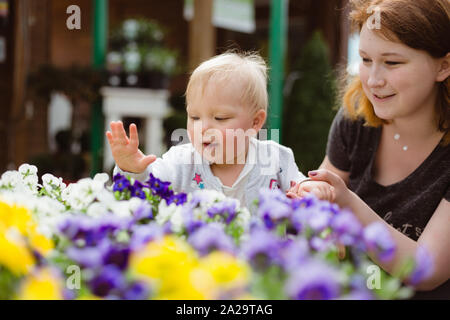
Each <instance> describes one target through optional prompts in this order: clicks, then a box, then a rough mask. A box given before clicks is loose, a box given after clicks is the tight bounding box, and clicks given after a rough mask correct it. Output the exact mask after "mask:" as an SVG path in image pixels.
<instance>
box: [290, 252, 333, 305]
mask: <svg viewBox="0 0 450 320" xmlns="http://www.w3.org/2000/svg"><path fill="white" fill-rule="evenodd" d="M286 293H287V294H288V296H289V297H290V298H292V299H296V300H331V299H336V298H337V297H339V294H340V281H339V274H338V271H337V270H335V269H333V268H332V267H331V266H329V265H327V264H325V263H324V262H322V261H316V260H310V261H308V262H307V263H304V264H303V265H302V267H301V268H298V270H297V271H296V272H294V273H293V274H291V276H290V278H289V280H288V281H287V284H286Z"/></svg>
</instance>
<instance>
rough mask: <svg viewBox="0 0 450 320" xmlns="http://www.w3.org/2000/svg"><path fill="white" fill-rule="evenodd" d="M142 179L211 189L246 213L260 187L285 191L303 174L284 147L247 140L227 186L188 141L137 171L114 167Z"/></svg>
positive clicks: (177, 187)
mask: <svg viewBox="0 0 450 320" xmlns="http://www.w3.org/2000/svg"><path fill="white" fill-rule="evenodd" d="M118 172H120V173H122V174H127V175H129V176H131V177H132V178H135V179H138V180H140V181H142V182H145V181H147V180H148V179H149V175H150V173H153V175H154V176H155V177H157V178H159V179H161V180H162V181H170V182H171V183H172V187H173V190H174V191H175V192H185V193H190V192H193V191H195V190H199V189H205V188H206V189H213V190H216V191H220V192H222V193H224V194H225V195H226V196H230V197H233V198H236V199H238V200H240V203H241V206H246V207H247V208H248V209H249V210H250V212H252V211H253V210H254V209H255V208H254V204H253V202H254V200H255V199H257V198H258V194H259V190H260V189H261V188H270V189H275V188H279V189H281V190H282V191H283V192H286V191H287V190H288V189H289V188H290V187H291V186H292V185H293V184H294V183H298V182H300V181H302V180H304V179H306V177H305V176H304V175H303V174H302V173H301V172H300V171H299V170H298V167H297V165H296V163H295V160H294V154H293V152H292V150H291V149H290V148H288V147H285V146H282V145H280V144H278V143H276V142H274V141H271V140H264V141H261V140H257V139H255V138H251V139H250V144H249V151H248V154H247V158H246V163H245V166H244V168H243V169H242V171H241V173H240V174H239V177H238V178H237V179H236V181H235V182H234V183H233V185H232V186H231V187H227V186H224V185H223V184H222V182H221V181H220V179H219V178H218V177H216V176H214V174H213V173H212V171H211V168H210V163H209V162H208V161H206V160H204V159H203V158H202V156H201V155H200V154H199V153H198V152H197V151H196V150H195V148H194V147H193V145H192V144H191V143H187V144H183V145H178V146H174V147H171V148H170V149H169V151H167V152H166V153H165V154H163V156H162V158H158V159H156V160H155V162H153V163H152V164H150V165H149V166H148V167H147V169H146V170H145V171H144V172H142V173H139V174H133V173H128V172H124V171H122V170H120V168H118V167H117V166H116V167H115V168H114V174H116V173H118Z"/></svg>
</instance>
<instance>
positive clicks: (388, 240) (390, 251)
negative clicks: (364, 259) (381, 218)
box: [363, 222, 396, 262]
mask: <svg viewBox="0 0 450 320" xmlns="http://www.w3.org/2000/svg"><path fill="white" fill-rule="evenodd" d="M363 234H364V242H365V244H366V246H367V249H368V251H372V252H375V254H376V255H377V257H378V259H380V261H382V262H386V261H389V260H391V259H392V258H393V257H394V255H395V248H396V247H395V242H394V240H393V239H392V236H391V234H390V233H389V230H388V229H387V228H386V227H385V226H384V224H383V223H382V222H374V223H372V224H370V225H369V226H367V227H366V228H365V229H364V233H363Z"/></svg>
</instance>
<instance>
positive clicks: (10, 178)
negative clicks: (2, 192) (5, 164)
mask: <svg viewBox="0 0 450 320" xmlns="http://www.w3.org/2000/svg"><path fill="white" fill-rule="evenodd" d="M22 184H23V180H22V175H21V174H20V173H19V172H18V171H13V170H10V171H6V172H5V173H3V174H2V178H1V180H0V186H4V187H6V188H15V187H16V186H19V185H22Z"/></svg>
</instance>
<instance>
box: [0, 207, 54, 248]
mask: <svg viewBox="0 0 450 320" xmlns="http://www.w3.org/2000/svg"><path fill="white" fill-rule="evenodd" d="M11 229H13V230H17V231H18V232H19V233H20V235H22V236H23V237H26V238H28V242H29V245H31V247H32V248H33V249H35V250H36V251H38V252H39V253H40V254H42V255H43V256H46V255H47V254H48V253H49V251H50V250H51V249H53V247H54V246H53V242H52V241H51V240H50V239H48V238H46V237H45V236H44V235H42V234H40V233H39V232H38V231H37V224H36V222H35V221H34V220H33V217H32V215H31V214H30V212H29V211H28V209H26V208H24V207H21V206H17V205H9V204H7V203H4V202H0V233H6V232H8V230H11Z"/></svg>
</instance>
